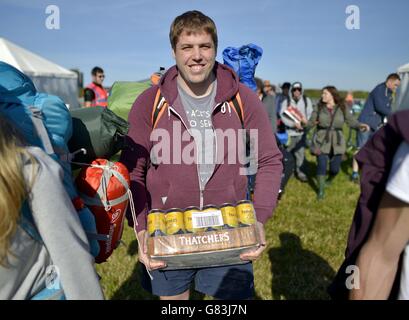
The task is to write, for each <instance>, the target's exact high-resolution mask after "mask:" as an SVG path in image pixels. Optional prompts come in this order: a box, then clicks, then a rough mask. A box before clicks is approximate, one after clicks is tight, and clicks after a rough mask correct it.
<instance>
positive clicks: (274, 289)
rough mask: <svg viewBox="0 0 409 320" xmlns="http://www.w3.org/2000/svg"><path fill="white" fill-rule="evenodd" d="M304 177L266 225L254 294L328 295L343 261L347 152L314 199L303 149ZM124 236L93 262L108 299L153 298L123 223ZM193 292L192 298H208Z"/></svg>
mask: <svg viewBox="0 0 409 320" xmlns="http://www.w3.org/2000/svg"><path fill="white" fill-rule="evenodd" d="M306 154H307V164H308V169H309V179H310V180H309V182H308V183H301V182H299V181H298V180H296V179H295V178H291V180H290V181H289V183H288V185H287V188H286V193H285V195H284V196H283V198H282V199H281V200H280V202H279V203H278V206H277V209H276V210H275V213H274V216H273V218H272V219H270V220H269V221H268V223H267V224H266V226H265V229H266V236H267V240H268V246H267V248H266V250H265V252H264V254H263V256H262V257H261V258H260V259H259V260H258V261H256V262H255V263H254V274H255V288H256V297H255V298H256V299H269V300H270V299H274V300H291V299H329V296H328V294H327V293H326V287H327V286H328V284H329V283H330V282H331V279H332V278H333V277H334V275H335V272H336V271H337V269H338V267H339V266H340V264H341V262H342V260H343V254H344V250H345V244H346V237H347V234H348V230H349V227H350V224H351V220H352V216H353V212H354V209H355V205H356V201H357V198H358V195H359V186H358V185H356V184H353V183H352V182H350V181H349V175H350V173H351V155H348V156H347V159H346V161H344V162H343V164H342V168H341V172H340V174H339V175H338V176H337V177H336V179H335V180H334V182H333V184H332V185H331V186H330V187H328V188H327V190H326V192H327V196H326V198H325V199H324V200H323V201H320V202H318V201H317V200H316V194H315V192H316V191H315V190H316V183H315V168H316V164H315V158H314V157H311V156H310V155H309V153H308V152H306ZM123 241H124V242H125V244H126V245H122V246H120V247H119V248H118V249H117V250H115V252H114V253H113V255H112V256H111V257H110V259H109V260H108V262H106V263H104V264H101V265H98V266H97V271H98V273H99V274H100V275H101V276H102V280H101V284H102V287H103V290H104V293H105V295H106V298H107V299H157V298H156V297H154V296H152V295H150V294H148V293H147V292H146V291H144V290H143V289H142V287H141V285H140V283H139V279H140V267H141V265H140V263H138V255H137V249H138V248H137V243H136V240H135V236H134V233H133V230H132V229H131V228H129V227H125V230H124V235H123ZM209 298H210V297H204V296H203V295H201V294H197V293H193V294H192V299H209Z"/></svg>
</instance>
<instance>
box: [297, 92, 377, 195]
mask: <svg viewBox="0 0 409 320" xmlns="http://www.w3.org/2000/svg"><path fill="white" fill-rule="evenodd" d="M344 123H347V125H348V126H349V127H351V128H354V129H359V130H361V131H368V130H369V126H368V125H367V124H364V123H360V122H358V120H356V119H355V118H354V117H353V116H352V115H351V114H350V113H349V112H348V111H347V110H346V107H345V104H344V102H343V100H342V98H341V97H340V95H339V93H338V90H337V89H336V88H335V87H334V86H327V87H324V88H323V89H322V94H321V100H320V101H319V102H318V104H317V107H316V108H314V111H313V113H312V114H311V117H310V119H309V120H308V122H307V121H304V124H303V125H304V126H305V127H307V128H312V127H314V126H317V130H316V133H315V134H314V136H313V138H312V144H313V145H315V146H319V149H320V152H319V154H318V155H317V162H318V163H317V164H318V165H317V181H318V196H317V198H318V200H321V199H323V198H324V191H325V186H326V185H329V184H330V183H331V182H332V180H333V179H334V177H335V176H336V175H337V174H338V172H339V168H340V166H341V161H342V155H343V154H344V153H345V150H346V144H345V138H344V135H343V132H342V127H343V126H344ZM328 162H329V178H328V180H327V181H326V175H327V164H328Z"/></svg>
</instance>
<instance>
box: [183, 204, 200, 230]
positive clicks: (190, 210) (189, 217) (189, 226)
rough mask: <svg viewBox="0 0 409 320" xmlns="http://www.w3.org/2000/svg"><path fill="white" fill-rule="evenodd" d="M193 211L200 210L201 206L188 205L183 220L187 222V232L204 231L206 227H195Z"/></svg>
mask: <svg viewBox="0 0 409 320" xmlns="http://www.w3.org/2000/svg"><path fill="white" fill-rule="evenodd" d="M193 212H200V209H199V207H195V206H191V207H187V208H186V209H185V212H184V213H183V218H184V219H183V220H184V223H185V230H186V233H196V232H199V231H204V230H205V229H204V228H193V222H192V213H193Z"/></svg>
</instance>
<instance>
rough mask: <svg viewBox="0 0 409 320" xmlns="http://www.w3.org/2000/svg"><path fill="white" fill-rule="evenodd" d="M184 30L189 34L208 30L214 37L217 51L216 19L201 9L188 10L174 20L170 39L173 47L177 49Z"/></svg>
mask: <svg viewBox="0 0 409 320" xmlns="http://www.w3.org/2000/svg"><path fill="white" fill-rule="evenodd" d="M183 31H186V32H187V34H188V35H190V34H191V33H200V32H206V33H208V34H210V36H211V37H212V40H213V43H214V47H215V49H216V51H217V29H216V25H215V23H214V21H213V20H212V19H211V18H209V17H208V16H206V15H204V14H203V13H201V12H200V11H197V10H193V11H187V12H185V13H183V14H181V15H180V16H177V17H176V18H175V20H173V22H172V25H171V26H170V32H169V39H170V43H171V45H172V49H173V50H175V49H176V44H177V42H178V40H179V37H180V35H181V34H182V32H183Z"/></svg>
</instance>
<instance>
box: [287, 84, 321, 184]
mask: <svg viewBox="0 0 409 320" xmlns="http://www.w3.org/2000/svg"><path fill="white" fill-rule="evenodd" d="M290 110H293V111H294V112H297V113H298V114H299V115H300V119H298V120H297V119H294V118H292V117H291V113H289V111H290ZM312 111H313V108H312V102H311V99H310V98H308V97H307V96H305V94H304V93H303V89H302V84H301V82H294V83H293V85H292V86H291V97H288V98H286V99H284V101H283V102H282V104H281V110H280V118H281V120H282V121H283V123H284V124H285V125H286V127H287V132H288V136H289V139H290V142H289V146H288V147H287V150H288V151H289V152H291V153H292V154H293V155H294V158H295V174H296V177H297V178H298V179H299V180H300V181H302V182H307V180H308V179H307V176H306V175H305V173H304V172H303V170H302V166H303V164H304V159H305V153H304V150H305V139H306V130H305V129H304V128H303V126H302V121H304V122H307V120H308V119H309V118H310V116H311V114H312Z"/></svg>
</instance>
